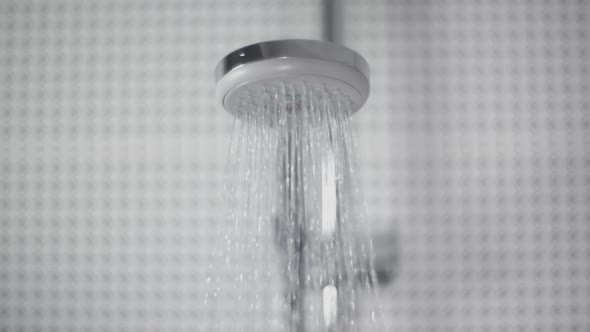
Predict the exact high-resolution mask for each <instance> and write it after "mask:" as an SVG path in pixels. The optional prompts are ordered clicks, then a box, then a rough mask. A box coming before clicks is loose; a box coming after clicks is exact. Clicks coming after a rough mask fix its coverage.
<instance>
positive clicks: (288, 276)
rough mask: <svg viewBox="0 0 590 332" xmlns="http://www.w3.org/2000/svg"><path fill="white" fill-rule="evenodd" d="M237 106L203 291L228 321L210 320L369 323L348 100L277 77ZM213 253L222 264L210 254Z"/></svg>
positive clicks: (367, 254) (317, 327)
mask: <svg viewBox="0 0 590 332" xmlns="http://www.w3.org/2000/svg"><path fill="white" fill-rule="evenodd" d="M240 105H241V106H240V112H239V116H237V117H236V120H235V125H234V130H233V136H232V141H231V147H230V156H229V161H228V169H227V181H226V188H225V192H226V210H227V225H226V227H225V228H224V234H222V235H221V236H220V238H223V239H224V240H223V243H220V246H219V249H218V250H217V251H216V253H215V255H214V257H213V258H212V260H211V261H212V265H211V268H212V269H213V270H216V271H213V272H212V273H211V276H210V277H209V279H208V285H207V288H208V292H207V297H206V304H207V305H208V306H216V307H217V308H220V307H221V308H225V309H226V310H227V312H228V316H227V317H220V318H219V319H220V320H226V319H227V320H229V321H227V322H224V321H220V322H219V323H218V324H217V325H216V327H215V328H216V329H218V330H223V331H248V332H251V331H291V332H315V331H322V332H332V331H338V332H351V331H361V325H363V324H364V326H366V327H367V328H370V327H371V326H376V325H375V324H376V323H377V322H376V320H378V317H377V315H378V310H377V305H375V303H376V302H375V301H376V295H377V283H376V276H375V270H374V267H373V249H372V246H371V242H370V240H369V238H368V236H367V234H368V226H367V224H366V223H365V220H364V213H363V209H364V206H363V203H362V198H361V197H360V195H359V188H358V185H357V183H356V175H355V163H356V154H355V152H354V151H355V143H354V139H353V136H352V131H351V125H350V115H351V104H350V100H349V99H348V98H347V97H346V96H343V95H342V94H340V93H339V92H338V91H329V90H327V89H326V88H323V87H318V86H313V85H310V84H307V83H304V82H290V83H285V82H280V81H277V82H276V83H274V84H268V85H267V86H265V87H264V89H261V91H255V92H252V93H251V94H250V95H249V96H247V97H244V98H242V100H241V103H240ZM220 261H222V262H224V264H223V266H224V268H223V271H224V273H221V272H220V270H219V267H218V266H217V268H216V266H215V265H214V263H213V262H220ZM367 298H368V299H370V300H369V301H367V300H366V299H367ZM366 303H370V304H372V305H368V306H367V305H366ZM361 304H362V305H361ZM217 310H221V309H217ZM363 330H364V329H363Z"/></svg>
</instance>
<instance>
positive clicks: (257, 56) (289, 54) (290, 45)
mask: <svg viewBox="0 0 590 332" xmlns="http://www.w3.org/2000/svg"><path fill="white" fill-rule="evenodd" d="M215 74H216V79H217V98H218V99H219V100H220V101H221V103H222V104H223V107H224V108H225V109H226V110H227V111H229V112H231V113H234V114H238V112H239V103H240V100H241V99H242V98H243V97H248V96H252V95H256V94H257V93H261V92H262V91H263V90H264V89H265V88H269V87H273V86H280V84H284V83H298V82H302V83H304V84H305V85H306V86H308V87H311V88H313V89H316V88H317V89H321V90H324V91H329V92H337V93H340V94H343V95H345V96H346V97H348V98H349V100H350V102H351V107H352V111H353V112H354V111H357V110H358V109H359V108H361V106H362V105H363V104H364V103H365V101H366V100H367V97H368V96H369V64H368V63H367V61H366V60H365V59H364V58H363V57H362V56H361V55H360V54H358V53H357V52H355V51H353V50H351V49H349V48H346V47H343V46H340V45H336V44H333V43H329V42H323V41H317V40H301V39H290V40H275V41H267V42H262V43H257V44H252V45H248V46H245V47H242V48H240V49H237V50H235V51H233V52H231V53H229V54H228V55H227V56H225V57H224V58H223V59H222V60H221V61H220V62H219V64H218V65H217V68H216V71H215Z"/></svg>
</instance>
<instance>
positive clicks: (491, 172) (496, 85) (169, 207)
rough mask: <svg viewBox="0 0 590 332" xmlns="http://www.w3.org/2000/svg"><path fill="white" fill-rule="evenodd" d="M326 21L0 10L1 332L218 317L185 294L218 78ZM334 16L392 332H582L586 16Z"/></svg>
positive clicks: (60, 5) (210, 198)
mask: <svg viewBox="0 0 590 332" xmlns="http://www.w3.org/2000/svg"><path fill="white" fill-rule="evenodd" d="M319 8H320V3H319V2H318V1H314V0H305V1H294V0H289V1H280V2H279V1H269V0H249V1H230V0H221V1H220V0H217V1H213V0H210V1H176V0H175V1H138V0H137V1H124V2H123V1H114V0H110V1H73V0H71V1H65V0H58V1H52V2H45V1H31V0H26V1H1V2H0V331H125V330H135V331H174V330H194V329H195V327H196V326H210V325H211V322H212V321H214V320H223V319H226V320H227V319H228V318H227V317H228V315H229V316H230V317H232V316H233V315H235V314H234V313H233V312H232V307H231V302H228V305H226V306H223V307H216V308H212V307H205V306H204V305H203V303H202V301H201V297H200V294H201V293H202V290H203V287H204V286H203V285H204V283H203V279H204V278H205V274H206V266H207V265H208V264H213V265H215V264H217V262H215V261H211V258H210V255H209V253H210V252H211V250H212V249H213V248H215V246H216V244H217V243H218V239H219V237H220V236H221V234H220V233H221V230H222V228H221V227H220V226H219V220H220V219H221V218H222V215H223V210H222V208H221V202H220V199H219V197H220V196H221V189H222V181H223V165H224V163H225V159H226V155H227V144H228V142H229V136H230V132H231V123H232V119H231V116H229V115H226V114H225V113H224V112H223V111H222V110H221V107H220V106H219V105H218V104H217V102H216V101H215V99H214V80H213V73H212V71H213V68H214V66H215V63H216V61H217V60H218V59H219V58H220V57H221V56H223V55H224V54H225V53H226V52H228V51H230V50H232V49H234V48H236V47H239V46H242V45H245V44H248V43H252V42H256V41H260V40H268V39H277V38H317V37H318V36H320V30H321V29H320V27H321V25H320V17H321V15H320V13H319ZM344 17H345V24H344V31H343V33H344V43H345V44H346V45H349V46H351V47H353V48H355V49H356V50H358V51H359V52H361V53H362V54H363V55H365V56H366V57H367V59H368V60H369V62H370V64H371V66H372V69H373V70H372V92H371V93H372V95H371V97H370V99H369V102H368V104H367V105H366V106H365V107H364V109H363V110H362V111H361V112H360V113H358V115H357V116H355V120H354V121H355V124H356V128H357V134H358V135H357V136H358V138H359V145H360V155H361V165H360V166H361V171H362V174H361V180H362V185H363V189H364V194H365V197H366V201H367V207H368V217H369V218H368V219H369V220H370V221H371V222H372V223H373V226H374V229H376V230H379V231H381V232H380V233H388V234H390V237H393V238H395V241H396V242H395V245H394V246H391V247H395V248H397V250H398V254H397V256H398V257H397V263H396V266H395V269H396V278H395V279H394V281H393V283H392V284H390V285H389V286H387V287H386V288H384V289H383V296H382V298H383V299H382V300H383V306H384V311H385V313H386V323H387V326H388V327H389V328H390V329H391V330H396V331H557V330H559V331H587V330H590V314H589V313H590V149H588V145H590V136H589V134H588V133H589V130H590V90H589V81H590V79H589V77H590V75H589V66H590V56H589V52H590V50H589V46H590V41H589V37H590V3H588V2H585V1H570V0H564V1H558V0H550V1H518V2H512V1H508V0H495V1H482V0H477V1H466V0H446V1H397V0H396V1H386V0H376V1H370V2H369V1H357V0H355V1H353V0H347V1H344ZM220 266H222V265H221V264H220ZM236 322H239V319H237V320H236ZM227 326H228V328H227V331H237V330H239V328H240V326H239V323H236V324H233V326H232V324H227Z"/></svg>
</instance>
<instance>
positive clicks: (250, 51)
mask: <svg viewBox="0 0 590 332" xmlns="http://www.w3.org/2000/svg"><path fill="white" fill-rule="evenodd" d="M288 58H294V59H310V60H319V61H327V62H334V63H339V64H341V65H345V66H348V67H351V68H352V69H354V70H356V71H358V72H359V73H361V74H362V75H363V76H365V78H366V79H367V80H369V79H370V69H369V63H368V62H367V60H365V58H363V56H362V55H360V54H359V53H358V52H356V51H354V50H352V49H350V48H348V47H344V46H342V45H338V44H334V43H331V42H326V41H321V40H313V39H279V40H270V41H264V42H260V43H254V44H250V45H247V46H244V47H241V48H238V49H236V50H234V51H232V52H230V53H229V54H227V55H226V56H225V57H223V59H221V61H219V63H218V64H217V66H216V67H215V79H216V81H217V82H219V80H221V78H223V76H225V75H226V74H228V73H229V72H231V71H232V70H234V69H236V68H239V67H241V66H244V65H247V64H249V63H253V62H257V61H264V60H271V59H288Z"/></svg>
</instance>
